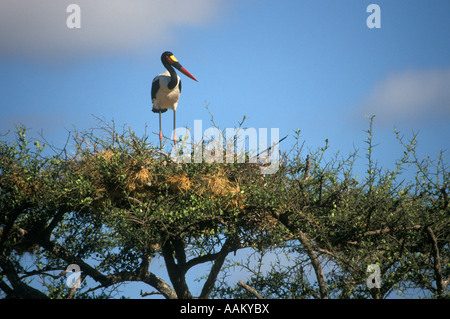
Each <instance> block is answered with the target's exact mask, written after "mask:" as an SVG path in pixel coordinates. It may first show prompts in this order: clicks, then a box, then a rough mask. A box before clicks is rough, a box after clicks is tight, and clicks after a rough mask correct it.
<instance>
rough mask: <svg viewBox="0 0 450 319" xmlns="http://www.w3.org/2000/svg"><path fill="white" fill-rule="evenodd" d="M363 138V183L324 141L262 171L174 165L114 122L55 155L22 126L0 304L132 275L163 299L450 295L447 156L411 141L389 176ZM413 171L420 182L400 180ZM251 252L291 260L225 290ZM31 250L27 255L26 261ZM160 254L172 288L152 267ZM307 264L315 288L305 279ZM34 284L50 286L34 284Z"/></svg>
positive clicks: (7, 212) (1, 166)
mask: <svg viewBox="0 0 450 319" xmlns="http://www.w3.org/2000/svg"><path fill="white" fill-rule="evenodd" d="M241 125H242V123H241ZM368 133H369V139H368V141H367V142H368V160H369V166H368V171H367V176H366V177H365V178H364V179H363V180H362V181H361V179H360V180H358V178H357V177H356V176H355V175H354V173H353V171H352V168H353V163H354V160H355V159H356V152H355V153H354V154H351V155H350V156H349V157H348V158H346V159H342V160H337V159H334V160H330V161H326V160H325V157H324V153H325V152H326V149H327V146H325V147H324V148H322V149H319V150H318V151H317V152H310V154H308V156H306V157H304V155H303V150H302V147H300V146H299V145H298V144H297V146H296V147H294V148H293V151H291V153H290V154H284V156H282V157H281V158H282V160H281V162H280V166H279V169H278V171H277V172H276V173H274V174H270V175H262V174H261V171H260V164H258V163H248V162H247V163H237V162H234V163H228V164H219V163H206V162H205V161H203V162H201V163H191V164H177V163H175V162H173V161H172V160H171V158H170V157H169V156H167V154H164V153H163V152H161V151H160V150H159V149H158V148H155V147H154V146H153V145H152V144H151V143H149V142H148V136H144V137H142V138H139V137H137V136H136V135H135V134H134V132H133V131H131V130H130V129H125V128H124V129H122V131H120V132H119V131H118V130H117V129H116V128H115V126H114V123H106V122H102V123H101V131H98V130H90V131H85V132H77V131H74V137H73V153H70V152H69V151H68V149H67V147H64V149H62V150H57V149H56V148H54V147H51V148H53V153H51V155H46V152H45V151H44V146H45V145H41V143H42V142H38V141H35V142H34V144H31V143H29V141H28V140H27V137H26V130H25V129H24V128H18V132H17V134H16V139H15V141H14V142H7V141H1V143H0V232H1V234H0V289H1V291H3V296H4V297H10V298H72V297H76V298H101V297H109V296H111V294H112V293H113V292H114V291H115V289H116V287H118V286H119V285H120V284H123V283H125V282H132V281H134V282H141V283H144V284H147V285H149V286H150V287H152V289H154V292H152V293H157V294H161V295H162V296H164V297H166V298H194V297H196V298H208V297H211V296H213V297H242V296H244V297H250V296H254V295H255V293H256V295H257V296H259V297H267V298H292V297H302V298H330V297H338V298H367V297H374V298H382V297H384V296H386V295H388V294H389V292H390V291H391V290H392V289H393V287H405V288H408V287H416V288H419V289H426V290H428V291H430V293H431V296H434V297H445V296H448V286H447V283H448V278H449V272H450V271H449V249H448V248H449V234H448V226H449V207H448V195H447V192H448V172H447V170H446V167H445V165H444V162H443V161H442V160H441V158H440V159H439V161H438V162H437V163H433V162H431V161H420V160H419V159H418V158H417V157H416V155H415V148H414V145H415V144H414V143H415V140H413V141H412V142H411V143H409V144H408V145H405V144H402V145H403V146H404V147H405V149H406V151H405V155H404V156H403V157H402V159H400V160H399V162H398V163H397V166H396V169H395V170H393V171H382V170H381V169H379V168H378V167H377V165H376V164H375V163H374V162H373V160H372V158H371V149H372V144H371V136H372V132H371V130H369V131H368ZM399 139H400V137H399ZM400 140H401V139H400ZM401 141H402V140H401ZM48 147H50V146H47V148H48ZM411 163H415V164H416V165H417V168H418V170H417V176H416V180H415V183H404V182H402V181H399V178H398V177H399V176H400V173H401V170H402V169H403V166H404V165H405V164H411ZM433 164H434V165H435V170H436V175H435V176H432V175H431V174H432V173H431V171H430V170H431V168H432V165H433ZM244 248H249V249H252V250H253V251H255V252H260V253H265V252H268V251H273V250H275V251H277V252H278V253H280V254H281V253H282V254H285V255H289V256H290V258H291V260H294V263H293V264H290V265H287V264H286V265H285V264H282V263H281V264H278V265H277V266H276V267H275V266H274V267H273V268H272V269H271V271H270V272H268V273H266V274H263V273H261V272H254V273H255V276H252V277H250V279H249V280H248V281H247V283H243V282H241V283H240V285H239V287H238V286H236V283H229V282H227V283H225V282H224V281H223V280H222V277H219V273H220V272H221V271H222V270H223V269H224V267H223V266H224V263H225V260H226V258H227V257H228V256H230V253H232V252H236V251H237V250H240V249H244ZM24 253H30V254H32V256H33V262H32V264H31V265H29V264H26V263H24V261H23V258H22V256H23V254H24ZM157 256H161V257H162V259H163V260H164V263H165V268H166V270H167V273H168V277H169V279H170V282H167V281H165V280H163V279H162V278H160V277H158V276H157V275H156V274H155V273H154V272H153V271H152V267H151V265H150V262H151V260H152V259H153V258H155V257H157ZM71 264H76V265H78V266H79V267H80V270H81V274H82V277H81V279H82V284H81V287H78V289H77V287H74V288H72V289H67V288H66V285H65V282H64V281H65V277H64V275H65V273H66V271H67V269H68V265H71ZM201 264H208V265H210V266H211V267H210V268H209V270H208V272H207V273H206V274H205V275H204V278H205V279H204V281H203V287H202V289H201V292H200V294H199V295H197V296H193V295H192V293H191V290H190V287H189V283H188V282H187V280H186V273H187V272H188V271H189V270H191V269H193V268H195V267H196V266H199V265H201ZM369 264H377V265H379V266H380V268H381V274H382V277H381V279H382V286H381V288H380V289H377V288H374V289H372V290H370V289H368V288H367V287H366V286H365V280H366V278H367V276H368V273H367V272H366V268H367V265H369ZM244 266H246V267H247V269H251V267H250V265H244ZM309 266H310V267H311V268H312V269H313V271H314V274H315V276H314V277H315V279H313V280H311V278H309V277H308V276H306V275H305V267H309ZM229 269H230V268H225V271H227V270H229ZM330 269H331V270H330ZM87 277H89V278H91V279H92V280H91V281H89V282H95V284H88V281H87V280H85V279H86V278H87ZM33 278H34V279H36V278H37V279H40V280H41V286H42V289H37V288H35V287H32V285H30V284H29V280H30V279H33ZM218 278H219V281H218V280H217V279H218ZM34 286H35V285H34ZM242 287H244V288H245V289H246V290H244V289H243V288H242ZM248 291H251V293H250V292H248ZM211 294H212V295H211Z"/></svg>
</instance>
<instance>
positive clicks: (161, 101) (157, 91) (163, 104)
mask: <svg viewBox="0 0 450 319" xmlns="http://www.w3.org/2000/svg"><path fill="white" fill-rule="evenodd" d="M177 80H178V82H177V85H175V87H174V88H173V89H169V88H168V84H169V82H170V74H169V72H168V71H165V72H163V73H161V74H159V75H158V76H156V77H155V78H154V79H153V82H152V103H153V110H152V111H153V112H155V111H159V110H161V111H163V110H164V112H165V111H166V110H167V109H171V110H174V111H176V109H177V107H178V99H179V98H180V93H181V90H180V77H179V76H178V75H177Z"/></svg>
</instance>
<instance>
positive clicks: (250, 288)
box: [237, 280, 264, 299]
mask: <svg viewBox="0 0 450 319" xmlns="http://www.w3.org/2000/svg"><path fill="white" fill-rule="evenodd" d="M237 284H238V286H241V287H242V288H244V289H245V290H247V291H248V292H249V293H251V294H253V295H255V297H256V298H258V299H264V298H263V297H262V296H261V295H260V294H259V293H258V292H257V291H256V290H255V289H254V288H252V287H250V286H249V285H247V284H245V283H244V282H243V281H242V280H240V281H238V283H237Z"/></svg>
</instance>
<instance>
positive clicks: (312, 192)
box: [213, 117, 450, 299]
mask: <svg viewBox="0 0 450 319" xmlns="http://www.w3.org/2000/svg"><path fill="white" fill-rule="evenodd" d="M372 122H373V117H372V118H371V121H370V129H369V130H368V131H367V133H368V137H367V140H366V141H365V142H366V143H367V148H366V158H367V171H366V174H365V176H363V178H360V179H357V177H358V176H356V175H355V173H354V172H353V170H354V163H355V161H356V159H357V154H358V151H355V152H354V153H352V154H350V155H349V156H348V157H347V158H344V159H337V157H336V158H334V159H332V160H329V161H324V160H323V158H324V157H323V154H324V152H325V151H326V149H327V147H328V146H327V145H325V147H323V148H322V149H320V150H318V151H317V152H313V153H311V154H309V155H308V156H307V157H306V158H305V160H302V147H298V144H297V147H296V148H294V155H293V156H291V157H290V158H289V162H288V163H287V164H286V169H287V171H286V173H285V175H286V177H287V178H286V180H285V182H286V183H285V184H284V185H283V186H282V189H283V196H284V197H285V199H283V200H282V202H283V203H285V206H279V207H278V208H277V210H273V211H271V214H272V216H273V217H275V218H277V220H278V222H279V223H280V224H282V225H283V226H284V227H285V228H286V229H288V231H289V233H290V235H291V239H290V240H289V241H286V242H284V244H283V245H280V246H278V247H275V248H274V249H273V250H272V252H273V253H274V254H276V255H277V256H282V257H283V256H288V257H289V258H288V259H287V258H285V257H283V258H281V260H284V261H285V263H280V262H278V263H275V264H273V265H272V267H271V269H270V270H269V271H268V272H267V273H263V272H261V271H260V269H261V264H262V262H263V259H262V258H257V260H258V262H256V263H255V262H254V260H250V259H247V260H246V261H244V262H236V261H230V262H229V264H228V267H225V269H229V268H230V267H232V268H233V269H235V268H236V267H238V268H240V269H245V270H248V271H250V273H251V276H250V278H249V279H248V280H247V282H246V283H241V285H240V286H241V287H251V288H252V289H253V291H251V290H243V289H242V288H241V287H238V286H236V285H230V284H229V283H228V282H225V281H223V280H219V283H220V284H218V285H217V287H216V289H215V291H214V293H213V295H214V296H215V297H233V298H251V297H254V296H255V292H257V296H259V297H265V298H330V297H333V298H377V299H379V298H385V297H387V296H389V295H390V294H391V293H392V292H393V291H394V290H395V291H396V293H397V294H398V293H402V292H403V293H407V292H408V290H410V289H415V290H416V293H417V290H419V291H421V292H422V294H423V295H424V296H426V297H431V298H448V297H449V295H450V294H449V293H450V292H449V287H448V283H449V278H450V244H449V243H450V232H449V229H450V227H449V226H450V209H449V208H450V207H449V198H448V190H449V172H448V170H447V167H446V164H445V162H444V156H443V153H441V154H440V156H439V158H438V159H437V161H433V160H431V159H430V158H425V159H419V158H418V156H417V152H416V145H417V135H414V136H413V138H412V139H411V140H410V141H409V142H405V141H404V137H403V136H401V135H400V133H399V132H397V131H396V132H395V133H396V137H397V139H398V141H399V144H400V146H401V147H402V148H403V149H404V153H403V156H402V157H401V158H400V159H399V160H398V161H397V162H396V164H395V168H394V169H393V170H383V169H382V168H380V167H379V166H378V164H377V162H376V161H375V160H374V159H373V148H374V145H373V143H372V139H373V130H372ZM408 168H415V172H416V174H415V177H414V178H413V179H412V180H410V181H409V182H408V181H407V180H406V179H404V178H402V177H401V174H402V172H403V171H405V170H407V169H408ZM280 189H281V188H280ZM279 195H280V196H281V194H279ZM280 204H281V203H280ZM258 253H259V254H260V255H261V256H262V255H264V254H267V253H268V251H261V252H258ZM286 260H289V261H290V262H286ZM369 265H377V266H378V267H379V268H380V272H379V274H380V279H381V286H380V287H379V288H377V287H372V288H371V289H369V288H368V285H367V278H368V277H369V275H371V273H372V272H368V269H369V270H370V268H368V266H369ZM324 268H326V269H327V270H326V271H325V270H324ZM308 269H310V270H311V269H312V270H313V273H314V277H315V278H314V279H311V278H310V277H309V278H308V271H307V270H308ZM224 273H225V275H226V274H228V272H227V271H226V270H225V271H224ZM225 277H226V276H225ZM370 286H373V285H370Z"/></svg>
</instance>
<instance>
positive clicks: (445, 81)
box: [363, 69, 450, 124]
mask: <svg viewBox="0 0 450 319" xmlns="http://www.w3.org/2000/svg"><path fill="white" fill-rule="evenodd" d="M363 110H364V112H365V114H368V115H370V114H376V115H377V122H378V121H380V122H381V123H383V124H388V123H389V124H397V123H400V122H402V123H405V122H406V123H413V124H415V123H419V122H424V121H430V120H436V119H450V69H431V70H421V71H419V70H408V71H404V72H400V73H395V74H391V75H390V76H388V77H386V78H385V79H384V80H383V81H382V82H381V83H379V84H377V85H376V86H375V87H374V89H373V90H372V92H371V93H370V95H369V96H368V97H367V98H366V99H365V101H364V102H363Z"/></svg>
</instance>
